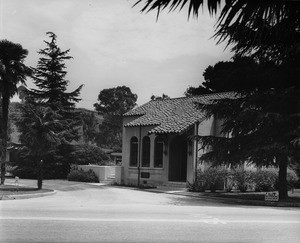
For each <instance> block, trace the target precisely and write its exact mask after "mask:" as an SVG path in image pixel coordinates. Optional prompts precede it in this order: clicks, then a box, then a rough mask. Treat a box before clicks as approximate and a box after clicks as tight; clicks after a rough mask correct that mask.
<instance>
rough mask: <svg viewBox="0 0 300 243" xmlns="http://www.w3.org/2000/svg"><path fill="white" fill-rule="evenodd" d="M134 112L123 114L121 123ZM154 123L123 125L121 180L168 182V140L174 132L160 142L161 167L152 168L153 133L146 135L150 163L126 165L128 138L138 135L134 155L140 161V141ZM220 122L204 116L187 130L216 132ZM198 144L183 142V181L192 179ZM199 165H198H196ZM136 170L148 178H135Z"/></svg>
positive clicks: (216, 133)
mask: <svg viewBox="0 0 300 243" xmlns="http://www.w3.org/2000/svg"><path fill="white" fill-rule="evenodd" d="M136 118H137V117H136V116H133V117H124V120H123V125H125V124H127V123H128V122H130V121H132V120H134V119H136ZM153 127H154V126H142V127H124V126H123V148H122V150H123V153H122V165H123V167H124V174H123V175H124V183H125V184H128V185H137V184H138V180H139V182H140V185H154V186H156V185H164V184H166V183H168V176H169V158H170V156H169V153H170V144H171V143H172V140H173V139H174V138H175V137H176V136H178V135H176V134H168V135H167V139H166V143H165V145H164V154H163V168H154V140H155V137H156V135H154V134H151V135H150V136H149V137H150V167H147V168H143V167H140V168H139V169H138V167H130V165H129V160H130V139H131V138H132V137H133V136H135V137H137V138H138V141H139V142H138V145H139V155H138V158H139V159H140V164H142V161H141V159H142V158H141V154H140V153H141V143H142V139H143V137H144V136H148V132H149V131H150V130H151V129H152V128H153ZM220 128H221V122H220V121H216V120H215V119H214V118H211V119H208V120H204V121H202V122H201V123H199V124H195V126H194V127H192V128H191V130H189V131H187V133H188V134H190V135H192V134H198V135H201V136H205V135H217V136H219V135H220ZM199 148H200V145H198V144H197V143H196V142H191V141H190V142H188V144H187V182H190V183H193V181H194V175H195V170H196V169H195V168H196V167H198V166H199V165H198V158H199V157H200V156H201V155H202V154H203V153H204V152H205V151H203V150H199ZM200 166H201V165H200ZM139 170H140V174H141V173H142V172H147V173H149V175H150V176H149V178H141V177H140V178H138V177H139V176H138V175H139V174H138V171H139Z"/></svg>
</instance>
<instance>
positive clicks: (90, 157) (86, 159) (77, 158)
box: [70, 144, 111, 165]
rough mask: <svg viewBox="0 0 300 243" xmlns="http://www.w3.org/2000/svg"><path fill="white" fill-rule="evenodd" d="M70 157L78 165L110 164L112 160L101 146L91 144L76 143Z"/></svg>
mask: <svg viewBox="0 0 300 243" xmlns="http://www.w3.org/2000/svg"><path fill="white" fill-rule="evenodd" d="M70 159H71V160H72V164H77V165H88V164H95V165H108V164H109V163H110V162H111V161H110V160H109V157H108V156H107V155H106V154H105V153H104V152H103V150H102V149H101V148H99V147H97V146H95V145H89V144H82V145H76V146H75V150H74V152H72V153H71V156H70Z"/></svg>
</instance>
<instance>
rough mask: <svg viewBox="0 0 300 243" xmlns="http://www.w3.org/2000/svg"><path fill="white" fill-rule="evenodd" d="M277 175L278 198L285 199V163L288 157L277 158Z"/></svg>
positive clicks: (286, 195) (286, 196)
mask: <svg viewBox="0 0 300 243" xmlns="http://www.w3.org/2000/svg"><path fill="white" fill-rule="evenodd" d="M279 159H280V161H279V176H278V191H279V200H280V201H282V200H286V199H287V198H288V186H287V180H286V178H287V165H288V158H287V157H280V158H279Z"/></svg>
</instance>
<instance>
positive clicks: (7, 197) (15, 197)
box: [0, 190, 56, 200]
mask: <svg viewBox="0 0 300 243" xmlns="http://www.w3.org/2000/svg"><path fill="white" fill-rule="evenodd" d="M54 194H56V191H55V190H53V191H51V192H42V193H31V194H20V195H3V196H1V197H0V200H18V199H28V198H37V197H46V196H51V195H54Z"/></svg>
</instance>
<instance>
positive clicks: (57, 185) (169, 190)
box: [0, 179, 300, 207]
mask: <svg viewBox="0 0 300 243" xmlns="http://www.w3.org/2000/svg"><path fill="white" fill-rule="evenodd" d="M45 182H46V183H45V186H44V188H47V189H48V190H46V191H44V192H38V191H35V192H33V193H29V192H26V193H24V194H22V192H19V193H14V192H12V193H11V194H10V195H7V194H2V195H1V192H0V200H13V199H26V198H36V197H43V196H51V195H53V194H55V193H56V190H63V191H65V190H68V188H72V187H73V186H74V185H76V186H78V185H80V186H81V187H82V188H84V187H87V186H90V187H91V186H92V187H106V186H111V187H119V188H121V187H122V186H112V185H107V184H103V183H83V182H69V181H66V180H45ZM5 184H6V185H11V186H14V180H13V179H6V183H5ZM35 186H36V181H35V180H26V179H23V180H21V181H20V187H33V188H34V187H35ZM124 188H126V189H131V190H142V191H147V192H151V193H165V194H172V195H179V196H186V197H194V198H199V199H205V200H213V201H220V202H224V203H230V204H239V205H254V206H272V207H300V203H299V202H269V201H262V200H252V199H250V200H249V199H247V200H245V199H240V198H235V197H234V196H235V195H238V194H240V193H239V192H237V193H234V192H233V193H230V196H232V197H231V198H229V197H225V196H222V194H221V193H202V192H190V191H188V190H187V188H176V187H164V186H162V187H158V188H146V189H143V188H135V187H124ZM289 196H290V197H296V198H298V199H299V200H300V189H296V190H295V191H294V193H293V194H292V193H291V192H289Z"/></svg>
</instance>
